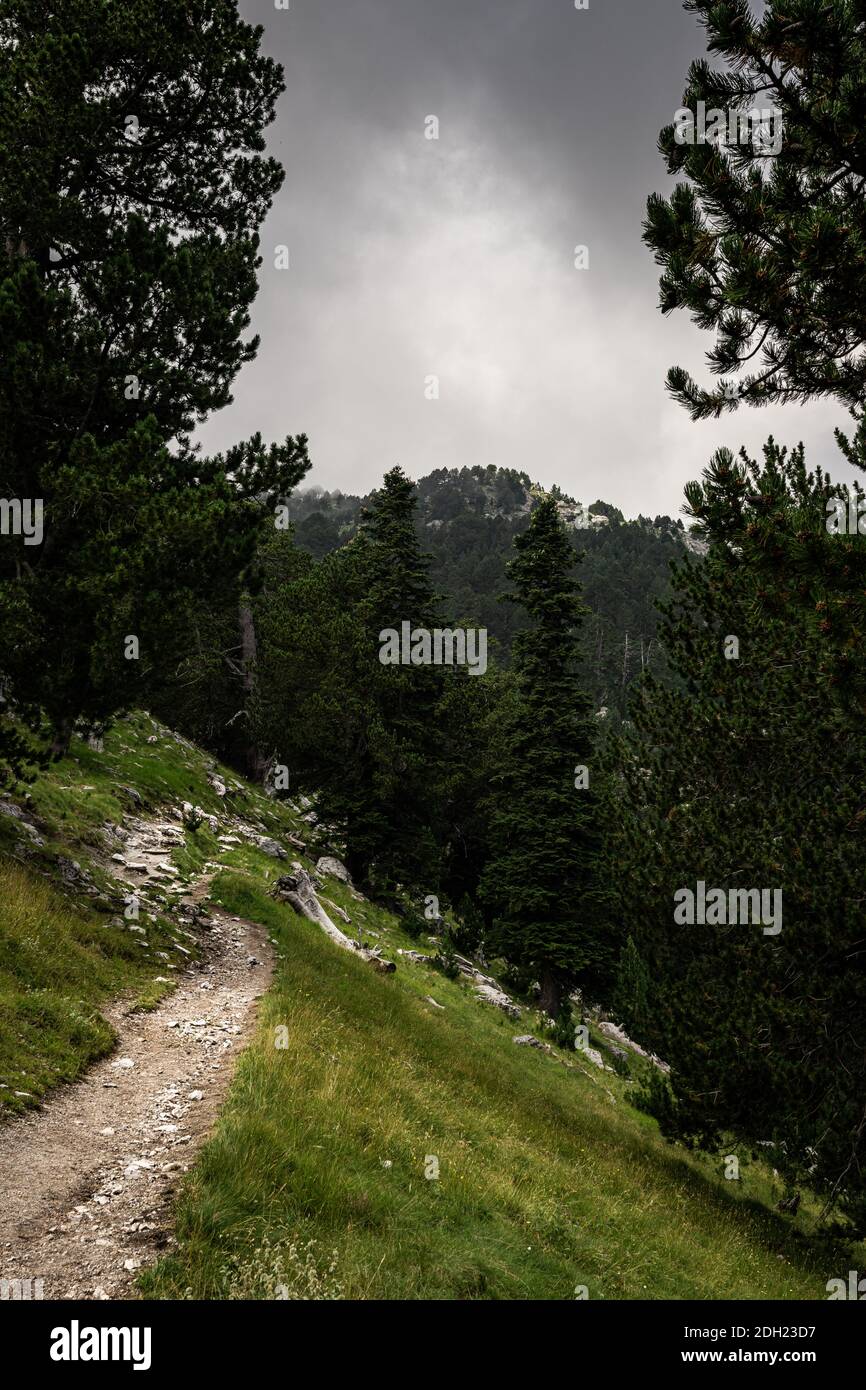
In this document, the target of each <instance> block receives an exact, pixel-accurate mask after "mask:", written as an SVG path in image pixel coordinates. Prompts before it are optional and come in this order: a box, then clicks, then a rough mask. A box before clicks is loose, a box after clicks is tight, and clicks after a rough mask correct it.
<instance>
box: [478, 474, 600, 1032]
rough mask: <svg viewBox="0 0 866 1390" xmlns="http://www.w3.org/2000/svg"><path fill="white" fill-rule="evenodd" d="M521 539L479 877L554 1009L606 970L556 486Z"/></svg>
mask: <svg viewBox="0 0 866 1390" xmlns="http://www.w3.org/2000/svg"><path fill="white" fill-rule="evenodd" d="M514 546H515V551H516V555H515V557H514V559H513V560H512V561H511V562H510V564H509V567H508V573H509V577H510V579H511V581H512V583H513V591H512V592H511V593H510V594H509V595H508V598H509V599H510V600H511V601H512V602H515V603H518V604H520V605H521V606H522V607H523V608H524V609H525V610H526V614H527V616H528V619H529V627H528V628H527V629H526V630H525V631H523V632H521V633H520V634H519V635H518V637H517V638H516V639H515V645H514V674H515V689H514V694H513V699H512V701H510V702H507V703H506V705H505V708H504V710H503V726H504V727H503V730H502V738H501V742H500V746H499V750H498V752H499V760H500V762H499V769H498V772H497V774H496V776H495V778H494V781H493V792H494V804H495V809H494V811H493V816H492V825H491V832H490V834H491V842H492V847H491V855H490V860H489V862H488V864H487V867H486V869H485V872H484V877H483V880H482V886H481V887H482V894H483V896H484V898H485V900H486V902H487V904H488V906H489V908H490V910H491V912H492V914H493V916H494V921H495V929H494V932H493V941H492V947H493V949H495V950H498V951H499V953H500V954H502V955H503V956H504V957H505V958H506V959H507V960H509V961H510V962H513V963H514V964H517V965H521V966H524V967H529V968H531V969H532V970H534V971H535V972H537V975H538V978H539V980H540V984H541V1006H542V1008H544V1009H545V1010H546V1011H547V1012H548V1013H550V1014H551V1015H553V1016H555V1015H556V1014H557V1012H558V1010H559V1005H560V1001H561V999H562V995H563V991H564V990H565V989H567V988H568V987H570V986H572V985H573V984H575V983H593V982H595V981H596V980H598V979H599V978H600V977H602V976H603V975H604V974H605V973H606V972H607V971H608V969H609V950H610V947H609V943H608V941H606V939H605V934H604V931H603V925H602V917H603V913H602V900H601V894H600V891H599V883H598V879H597V866H598V858H599V836H598V828H597V825H596V792H595V790H594V785H593V784H592V775H593V768H592V727H591V721H590V705H589V700H588V698H587V696H586V695H585V694H584V693H583V690H582V688H581V684H580V679H579V676H578V673H577V667H578V657H579V641H580V638H579V630H580V624H581V621H582V618H583V613H584V609H583V607H582V605H581V603H580V598H579V586H578V585H577V583H576V581H575V580H574V579H573V578H572V577H571V570H572V567H573V566H574V563H575V560H576V555H575V552H574V548H573V547H572V545H571V542H570V540H569V539H568V536H567V534H566V531H565V528H564V527H563V525H562V522H561V521H560V518H559V514H558V511H557V507H556V501H555V499H554V498H553V497H548V498H545V499H544V500H543V501H542V502H541V503H539V505H538V506H537V507H536V508H535V510H534V512H533V513H532V516H531V519H530V523H529V527H528V529H527V530H526V531H524V532H523V533H522V534H520V535H518V536H517V537H516V538H515V542H514ZM509 706H510V707H509ZM579 768H585V769H586V770H587V773H588V776H589V780H590V785H586V786H583V785H582V783H583V782H584V781H585V780H586V778H585V777H584V774H583V773H582V772H579V771H578V769H579ZM576 784H581V785H580V786H579V787H578V785H576Z"/></svg>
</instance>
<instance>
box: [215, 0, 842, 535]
mask: <svg viewBox="0 0 866 1390" xmlns="http://www.w3.org/2000/svg"><path fill="white" fill-rule="evenodd" d="M242 9H243V10H244V13H245V14H246V16H247V17H248V18H249V19H250V20H252V21H254V22H257V23H261V24H262V25H263V26H264V29H265V35H264V45H265V47H266V49H267V51H269V52H270V53H272V54H273V55H274V56H275V57H277V58H279V59H280V61H281V62H282V63H283V64H284V67H285V70H286V81H287V91H286V93H285V95H284V96H283V98H282V101H281V103H280V108H279V116H278V119H277V121H276V123H275V124H274V125H273V126H272V127H271V130H270V135H269V144H270V147H271V149H272V150H273V152H274V153H275V154H276V155H277V156H278V157H279V158H280V160H281V161H282V162H283V164H284V165H285V167H286V171H287V177H286V182H285V185H284V188H283V190H282V192H281V194H280V196H279V198H278V200H277V202H276V203H275V206H274V209H273V211H272V213H271V215H270V217H269V219H268V221H267V223H266V225H265V227H264V229H263V236H262V251H263V256H264V264H263V267H262V272H261V290H260V294H259V298H258V300H257V303H256V306H255V310H254V319H253V323H254V328H255V330H256V331H257V332H258V333H260V334H261V338H262V343H261V348H260V350H259V356H258V359H257V361H256V362H255V363H253V364H251V365H250V366H249V367H247V368H246V369H245V370H244V372H243V373H242V374H241V377H240V378H239V380H238V382H237V385H236V388H235V401H234V404H233V405H232V406H230V407H228V408H227V409H226V410H224V411H222V412H221V413H220V414H219V415H217V416H215V417H213V419H212V420H211V421H209V422H208V424H207V425H206V426H205V427H204V429H203V430H202V433H201V438H202V440H203V442H204V444H205V446H206V447H207V448H211V449H217V448H222V447H224V446H225V445H227V444H229V443H230V442H232V441H233V440H234V439H237V438H241V437H243V436H245V435H247V434H249V433H251V432H252V431H253V430H256V429H260V430H261V431H262V433H263V434H264V435H265V437H266V438H282V437H283V436H285V435H286V434H288V433H298V432H300V431H305V432H307V433H308V434H309V436H310V446H311V454H312V457H313V461H314V468H313V472H312V474H311V475H310V481H313V482H316V483H319V484H321V485H322V486H325V487H329V488H341V489H343V490H344V491H357V492H365V491H367V490H368V489H369V488H370V487H373V486H375V485H376V484H377V483H378V482H379V480H380V479H381V476H382V473H383V471H384V470H385V469H386V468H388V467H391V466H392V465H393V464H394V463H401V464H402V465H403V467H404V468H405V469H406V471H407V472H408V473H409V474H410V475H412V476H414V477H419V476H421V475H422V474H424V473H427V472H429V471H430V470H431V469H433V468H438V467H452V466H462V465H471V464H489V463H494V464H500V465H502V466H506V467H516V468H525V469H526V470H527V471H528V472H529V473H530V474H531V475H532V476H533V477H534V478H537V479H538V480H539V481H541V482H542V483H545V484H547V485H550V484H552V483H554V482H557V483H559V484H560V485H561V486H562V487H563V488H564V489H565V490H566V491H567V492H569V493H571V494H572V495H574V496H576V497H578V498H579V499H581V500H583V501H592V500H594V499H595V498H596V497H598V496H601V497H604V498H605V499H606V500H608V501H612V502H614V503H616V504H617V505H619V506H621V507H622V508H623V510H624V511H625V512H626V513H627V514H630V515H635V514H636V513H637V512H638V511H642V512H644V513H649V514H653V515H654V514H655V513H657V512H660V511H664V512H670V513H676V512H677V511H678V509H679V506H680V503H681V495H682V487H683V484H684V483H685V482H686V481H687V480H688V479H689V478H692V477H696V476H697V475H698V474H699V472H700V470H701V468H702V466H703V465H704V463H705V462H706V460H707V459H708V458H709V455H710V454H711V453H712V451H713V450H714V449H715V448H716V447H718V446H719V445H720V444H723V443H726V444H729V445H730V446H731V447H733V448H737V447H738V446H739V445H740V444H741V443H745V444H746V445H747V446H748V447H749V448H750V449H752V450H753V451H757V449H758V448H759V447H760V444H761V442H762V441H763V440H764V439H765V438H766V436H767V435H768V434H769V433H771V432H772V433H773V434H775V435H776V437H777V438H779V439H781V440H785V441H789V442H796V441H797V440H798V439H800V438H803V439H805V441H806V443H807V447H808V448H809V450H810V456H811V460H812V462H819V461H822V462H824V463H829V464H830V465H831V467H832V468H833V470H834V471H835V472H837V473H839V474H840V475H841V476H847V470H846V469H844V468H840V467H838V466H837V464H836V451H835V446H834V444H833V441H832V426H833V425H834V424H837V423H841V424H843V425H844V424H845V420H844V418H843V417H841V415H840V412H839V410H838V408H834V407H831V406H829V405H823V404H822V405H815V406H811V407H808V408H805V409H802V410H801V409H794V408H791V407H789V408H787V409H780V408H776V409H767V410H763V411H754V410H752V411H749V412H745V411H742V410H741V411H739V412H737V414H736V415H732V416H728V417H725V418H724V419H722V420H721V421H708V422H705V423H702V424H700V425H695V424H692V423H691V422H690V421H689V419H688V417H687V415H686V414H685V412H684V411H683V410H682V409H681V408H680V407H678V406H676V405H675V404H674V403H673V402H671V401H670V400H669V399H668V397H667V395H666V393H665V390H664V374H665V371H666V369H667V367H668V366H669V365H671V364H672V363H674V362H680V363H682V364H683V365H685V366H688V367H689V368H690V369H692V370H694V371H696V372H697V373H698V374H700V372H701V369H702V364H703V353H704V352H705V351H706V350H707V348H709V347H710V345H711V339H710V336H709V335H705V334H702V333H700V332H699V331H698V330H697V329H695V328H694V327H693V326H692V325H691V324H690V323H689V322H688V320H687V319H686V318H685V317H684V316H682V315H678V316H676V317H675V318H673V319H670V320H663V319H662V317H661V316H660V314H659V313H658V310H657V308H656V302H657V270H656V267H655V265H654V264H653V261H652V258H651V256H650V255H649V253H648V252H647V250H646V249H645V247H644V246H643V243H642V242H641V239H640V226H641V220H642V217H643V214H644V205H645V201H646V197H647V194H648V193H649V192H651V191H653V190H656V189H657V190H662V191H663V190H666V189H667V188H668V187H669V186H670V184H671V181H670V180H669V179H668V176H667V174H666V173H665V170H664V166H663V164H662V161H661V158H660V156H659V155H658V152H657V150H656V141H657V138H658V132H659V129H660V128H661V126H662V125H664V124H666V123H667V122H668V121H670V120H671V119H672V116H673V113H674V111H675V110H676V108H677V107H678V106H679V104H680V99H681V94H682V88H683V85H684V82H685V76H686V70H687V67H688V63H689V61H690V60H691V59H692V58H693V57H696V56H698V55H699V54H700V53H702V52H703V42H702V31H701V29H700V28H699V27H698V26H697V25H696V23H695V21H694V17H693V16H690V15H687V14H685V13H684V12H683V10H682V8H681V4H680V0H590V9H589V10H588V11H576V10H575V9H574V8H573V3H572V0H436V3H432V0H291V8H290V10H288V11H277V10H276V9H275V8H274V6H273V4H272V3H271V0H246V2H245V3H242ZM429 115H435V116H436V117H437V118H438V120H439V123H440V127H439V139H438V140H436V141H433V140H427V139H425V138H424V129H425V118H426V117H427V116H429ZM280 244H285V245H287V246H288V247H289V248H290V254H291V268H290V269H289V270H288V271H279V270H276V269H275V268H274V247H275V246H277V245H280ZM578 244H585V245H586V246H588V248H589V269H588V270H585V271H579V270H576V269H575V267H574V248H575V246H576V245H578ZM430 376H436V377H438V378H439V383H440V388H439V389H440V395H439V399H438V400H429V399H426V398H425V381H426V379H427V378H428V377H430Z"/></svg>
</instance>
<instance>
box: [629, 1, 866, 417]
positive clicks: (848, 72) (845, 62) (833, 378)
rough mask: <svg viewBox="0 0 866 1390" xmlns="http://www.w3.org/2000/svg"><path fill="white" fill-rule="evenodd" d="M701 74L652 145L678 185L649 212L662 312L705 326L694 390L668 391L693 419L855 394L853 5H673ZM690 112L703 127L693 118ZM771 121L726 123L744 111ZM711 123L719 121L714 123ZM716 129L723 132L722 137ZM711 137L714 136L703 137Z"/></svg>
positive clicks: (865, 157) (863, 61)
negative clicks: (691, 36) (677, 312)
mask: <svg viewBox="0 0 866 1390" xmlns="http://www.w3.org/2000/svg"><path fill="white" fill-rule="evenodd" d="M685 8H686V9H687V10H690V11H692V12H694V13H695V14H697V15H699V16H700V19H701V22H702V23H703V25H704V26H705V28H706V30H707V39H708V47H709V49H710V51H711V53H713V54H716V55H719V56H720V57H721V58H723V59H724V60H725V66H724V67H722V68H720V69H714V68H713V67H712V66H711V65H710V63H708V62H707V61H706V60H705V59H701V60H700V61H697V62H694V63H692V65H691V68H690V70H689V75H688V82H687V86H686V90H685V93H684V95H683V108H682V109H683V111H686V110H687V111H689V112H691V113H692V115H693V116H694V117H695V123H694V124H692V123H691V122H690V121H688V120H687V119H684V118H682V117H680V116H679V115H678V117H677V119H676V120H675V121H674V122H673V123H672V124H671V125H669V126H667V127H666V128H665V129H664V130H663V131H662V133H661V136H660V140H659V148H660V150H661V152H662V153H663V154H664V156H665V158H666V161H667V166H668V170H669V172H670V173H672V174H678V173H683V174H685V175H686V177H687V180H688V182H685V183H679V184H677V186H676V188H675V189H674V192H673V194H672V195H671V197H670V198H664V197H662V196H659V195H653V196H652V197H651V198H650V199H649V202H648V215H647V221H646V223H645V240H646V242H647V244H648V246H649V247H650V248H651V249H652V250H653V252H654V253H655V257H656V260H657V261H658V262H659V264H660V265H661V266H662V270H663V273H662V277H661V281H660V290H661V296H660V306H661V309H662V312H663V313H670V312H671V311H672V310H674V309H678V308H683V309H686V310H687V311H688V312H689V313H690V314H691V316H692V318H693V319H694V320H695V322H696V323H697V324H698V325H699V326H700V327H702V328H708V329H713V330H715V332H716V342H715V346H714V347H713V349H712V351H711V352H710V353H709V354H708V364H709V367H710V370H711V372H712V373H713V374H715V375H717V376H719V377H720V378H721V381H720V383H719V385H718V386H717V387H713V388H711V389H707V388H704V387H701V386H699V385H698V384H697V383H696V382H695V381H694V380H693V378H692V377H691V376H690V375H689V373H688V372H687V371H686V370H685V369H684V368H682V367H675V368H672V369H671V370H670V372H669V373H668V388H669V390H670V391H671V393H672V395H673V396H674V397H675V399H677V400H679V401H681V402H682V403H683V404H684V405H685V406H686V407H687V409H688V410H689V411H690V413H691V415H692V417H693V418H694V419H702V418H705V417H707V416H711V415H719V414H721V412H723V411H726V410H733V409H736V408H737V406H738V405H739V404H741V403H742V404H749V405H766V404H769V403H773V402H784V401H798V402H802V401H806V400H809V399H812V398H815V397H822V396H831V397H834V398H836V399H837V400H839V401H841V402H843V403H844V404H845V405H846V406H847V407H848V408H849V409H852V410H854V411H855V412H857V415H858V418H862V415H861V412H862V408H863V403H864V400H866V350H864V349H866V316H864V311H863V305H864V303H866V202H864V198H863V178H864V174H866V128H864V124H863V111H864V109H866V31H864V13H863V4H862V0H835V3H833V4H827V3H826V0H769V3H768V4H767V5H766V6H765V8H764V10H763V11H762V13H761V14H760V16H757V15H756V14H755V12H754V9H753V7H752V6H750V4H749V3H748V0H686V4H685ZM699 103H703V108H702V114H703V115H704V117H705V122H704V127H705V128H704V129H700V128H699V126H698V124H697V118H698V116H699V114H701V112H700V111H699ZM753 110H754V111H763V112H766V113H769V112H775V113H776V117H775V122H776V123H775V125H774V124H772V123H771V121H770V120H769V119H765V120H764V121H762V122H760V121H757V120H753V121H752V124H751V129H749V128H747V127H746V125H745V123H744V122H741V121H740V118H741V117H745V116H746V115H747V113H748V112H750V111H753ZM715 113H721V114H722V115H723V117H724V121H723V122H722V121H720V120H719V118H718V117H717V116H716V114H715ZM722 124H724V130H723V131H722V129H721V127H722ZM717 136H720V138H716V137H717Z"/></svg>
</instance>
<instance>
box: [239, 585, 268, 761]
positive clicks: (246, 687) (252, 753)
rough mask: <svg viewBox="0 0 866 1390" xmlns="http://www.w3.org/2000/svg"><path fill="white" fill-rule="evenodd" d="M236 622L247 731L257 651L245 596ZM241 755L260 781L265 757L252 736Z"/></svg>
mask: <svg viewBox="0 0 866 1390" xmlns="http://www.w3.org/2000/svg"><path fill="white" fill-rule="evenodd" d="M238 623H239V626H240V636H241V666H242V669H243V676H242V677H241V685H242V688H243V692H244V713H245V715H246V720H245V722H246V727H247V731H249V729H250V726H251V722H252V714H253V695H254V692H255V682H256V675H255V672H256V660H257V657H258V652H257V647H256V625H255V621H254V619H253V610H252V608H251V607H250V604H249V601H248V600H247V599H245V598H243V599H241V603H240V608H239V610H238ZM241 756H242V759H243V763H244V768H245V771H246V773H247V776H248V777H249V778H250V780H251V781H253V782H260V781H262V779H263V777H264V772H265V759H264V758H263V757H262V755H261V752H260V751H259V749H258V748H257V747H256V742H255V739H254V738H252V737H249V736H248V737H247V739H246V742H245V744H244V747H243V749H242V751H241Z"/></svg>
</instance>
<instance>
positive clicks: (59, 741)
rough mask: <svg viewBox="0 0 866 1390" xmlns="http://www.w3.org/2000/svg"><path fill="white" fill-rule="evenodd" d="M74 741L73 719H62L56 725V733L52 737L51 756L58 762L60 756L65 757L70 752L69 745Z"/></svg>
mask: <svg viewBox="0 0 866 1390" xmlns="http://www.w3.org/2000/svg"><path fill="white" fill-rule="evenodd" d="M71 742H72V720H71V719H60V720H58V721H57V723H56V724H55V726H54V734H53V737H52V739H51V758H52V761H54V762H57V761H59V759H60V758H65V757H66V754H67V753H68V752H69V745H70V743H71Z"/></svg>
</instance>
